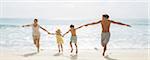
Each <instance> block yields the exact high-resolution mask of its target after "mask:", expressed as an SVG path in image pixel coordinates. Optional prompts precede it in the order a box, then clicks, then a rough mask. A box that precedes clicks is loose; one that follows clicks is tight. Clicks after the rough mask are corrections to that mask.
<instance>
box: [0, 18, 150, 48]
mask: <svg viewBox="0 0 150 60" xmlns="http://www.w3.org/2000/svg"><path fill="white" fill-rule="evenodd" d="M95 21H96V20H44V19H43V20H42V19H39V24H40V25H41V26H42V27H44V28H45V29H47V30H48V31H49V32H51V33H54V32H55V31H56V29H57V28H60V29H61V31H62V34H64V33H65V32H66V31H68V30H69V25H70V24H74V25H75V27H78V26H80V25H83V24H86V23H90V22H95ZM114 21H120V22H123V23H126V24H130V25H131V26H132V27H126V26H119V25H116V24H111V28H110V32H111V37H110V40H109V43H108V49H115V48H127V49H128V48H129V49H130V48H131V49H132V48H140V49H144V48H150V45H149V44H150V38H149V37H150V33H149V31H150V27H149V25H150V23H148V19H144V18H135V19H122V18H118V19H117V18H116V19H114ZM32 22H33V19H19V18H10V19H8V18H1V19H0V49H6V50H32V49H35V46H34V44H33V39H32V28H31V27H25V28H23V27H21V26H22V25H26V24H31V23H32ZM40 33H41V38H40V44H41V46H40V47H41V49H57V43H56V38H55V35H48V34H47V33H46V32H45V31H43V30H41V29H40ZM70 36H71V35H70V33H69V34H67V35H66V36H65V37H64V49H70V46H69V41H70ZM77 37H78V39H77V40H78V47H79V49H94V48H101V43H100V42H101V25H100V24H97V25H93V26H88V27H83V28H81V29H78V30H77Z"/></svg>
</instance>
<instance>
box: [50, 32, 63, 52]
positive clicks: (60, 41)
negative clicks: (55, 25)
mask: <svg viewBox="0 0 150 60" xmlns="http://www.w3.org/2000/svg"><path fill="white" fill-rule="evenodd" d="M54 34H56V40H57V44H58V49H59V53H60V47H61V51H62V52H63V43H64V41H63V37H62V35H61V30H60V29H57V30H56V33H52V35H54Z"/></svg>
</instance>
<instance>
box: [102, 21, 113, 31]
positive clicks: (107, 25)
mask: <svg viewBox="0 0 150 60" xmlns="http://www.w3.org/2000/svg"><path fill="white" fill-rule="evenodd" d="M110 23H111V21H110V20H101V26H102V32H109V28H110Z"/></svg>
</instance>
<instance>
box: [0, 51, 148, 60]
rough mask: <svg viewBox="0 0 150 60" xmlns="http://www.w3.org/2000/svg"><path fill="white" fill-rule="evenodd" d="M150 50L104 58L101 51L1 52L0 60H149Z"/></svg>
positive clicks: (126, 52)
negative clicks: (77, 52)
mask: <svg viewBox="0 0 150 60" xmlns="http://www.w3.org/2000/svg"><path fill="white" fill-rule="evenodd" d="M148 50H149V49H109V50H108V51H107V52H106V56H105V57H103V56H102V55H101V52H102V51H100V50H99V49H93V50H92V49H82V50H79V54H78V55H75V53H72V54H71V53H69V51H70V50H65V51H64V53H63V54H62V53H60V54H59V53H57V52H58V51H57V50H55V49H53V50H52V49H49V50H48V49H47V50H45V49H44V50H42V51H41V52H40V53H36V52H35V51H24V52H17V51H16V52H12V51H11V52H8V51H0V60H149V59H150V58H148V57H150V56H149V54H150V50H149V52H148Z"/></svg>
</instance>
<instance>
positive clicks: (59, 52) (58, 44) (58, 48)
mask: <svg viewBox="0 0 150 60" xmlns="http://www.w3.org/2000/svg"><path fill="white" fill-rule="evenodd" d="M58 49H59V53H60V45H59V44H58Z"/></svg>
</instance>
